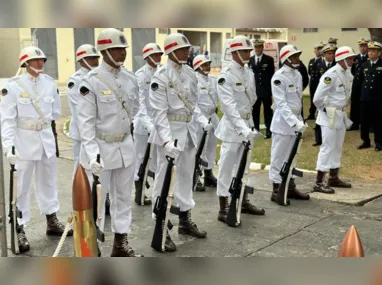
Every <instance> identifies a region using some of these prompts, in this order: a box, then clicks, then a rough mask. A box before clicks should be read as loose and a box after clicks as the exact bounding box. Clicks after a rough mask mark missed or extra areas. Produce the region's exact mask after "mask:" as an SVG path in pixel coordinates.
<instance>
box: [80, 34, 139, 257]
mask: <svg viewBox="0 0 382 285" xmlns="http://www.w3.org/2000/svg"><path fill="white" fill-rule="evenodd" d="M127 47H128V45H127V42H126V38H125V36H124V34H123V33H122V32H121V31H119V30H117V29H114V28H110V29H104V30H103V31H102V32H101V33H100V34H99V36H98V39H97V50H98V51H100V52H101V54H102V58H103V61H102V63H101V64H100V65H99V66H98V67H96V68H95V69H93V70H92V71H90V72H89V73H88V74H87V75H86V76H85V77H84V78H83V79H82V81H81V83H80V87H79V91H80V94H81V95H82V96H80V99H79V104H78V117H77V120H78V126H79V131H80V137H81V139H82V147H81V154H80V163H81V164H82V165H84V166H85V168H87V165H89V167H90V169H91V171H92V172H93V173H94V174H95V175H96V176H99V177H100V182H101V185H108V187H109V194H110V202H111V204H110V216H111V227H112V232H114V244H113V250H112V253H111V256H112V257H134V256H140V255H139V254H136V253H135V252H134V250H133V249H132V248H131V247H130V246H129V244H128V233H129V231H130V224H131V219H132V213H131V196H132V188H133V181H134V169H135V151H134V142H133V138H132V135H131V122H132V119H133V116H134V112H133V107H134V102H135V100H136V97H137V96H138V83H137V80H136V77H135V74H134V73H132V72H131V71H128V70H127V69H126V68H124V67H122V65H123V63H124V61H125V59H126V48H127ZM98 154H100V156H101V161H100V163H98V162H97V155H98ZM101 170H102V171H101ZM105 198H106V193H103V199H102V205H104V203H105ZM102 208H103V209H102V213H101V216H102V219H101V224H100V229H101V230H102V231H103V229H104V218H105V209H104V208H105V207H102Z"/></svg>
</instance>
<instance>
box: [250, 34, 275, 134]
mask: <svg viewBox="0 0 382 285" xmlns="http://www.w3.org/2000/svg"><path fill="white" fill-rule="evenodd" d="M253 45H254V47H255V55H254V56H252V57H251V58H250V60H249V64H248V65H249V67H250V68H252V70H253V73H254V74H255V81H256V94H257V100H256V103H255V104H254V105H253V109H252V117H253V123H254V125H255V128H256V130H258V131H259V130H260V107H261V103H263V108H264V122H265V126H266V135H265V138H266V139H270V138H271V137H272V133H271V130H270V128H271V122H272V117H273V111H272V109H271V106H272V88H271V79H272V76H273V74H274V73H275V62H274V59H273V57H271V56H269V55H266V54H264V53H263V50H264V41H263V40H259V39H256V40H254V42H253Z"/></svg>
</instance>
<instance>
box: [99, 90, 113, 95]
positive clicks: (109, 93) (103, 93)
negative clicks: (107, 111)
mask: <svg viewBox="0 0 382 285" xmlns="http://www.w3.org/2000/svg"><path fill="white" fill-rule="evenodd" d="M101 93H102V95H111V91H110V90H103V91H101Z"/></svg>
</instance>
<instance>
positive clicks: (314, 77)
mask: <svg viewBox="0 0 382 285" xmlns="http://www.w3.org/2000/svg"><path fill="white" fill-rule="evenodd" d="M324 46H325V45H324V42H322V41H321V42H319V43H317V44H316V45H315V46H314V54H315V55H316V56H315V57H313V58H312V59H311V60H310V61H309V67H308V74H309V76H310V84H309V95H310V108H309V116H308V117H307V118H306V119H307V120H315V119H316V117H315V114H316V110H317V108H316V106H315V105H314V104H313V96H314V93H315V92H316V89H317V86H318V83H319V82H320V77H321V74H320V73H319V72H318V68H317V66H318V64H319V63H320V62H321V61H322V60H323V59H322V54H321V50H322V48H323V47H324Z"/></svg>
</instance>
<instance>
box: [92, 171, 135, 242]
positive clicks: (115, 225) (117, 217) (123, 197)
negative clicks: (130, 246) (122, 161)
mask: <svg viewBox="0 0 382 285" xmlns="http://www.w3.org/2000/svg"><path fill="white" fill-rule="evenodd" d="M86 174H87V175H88V178H89V181H90V189H91V188H92V185H93V181H94V180H93V175H92V174H91V173H89V171H86ZM133 177H134V165H131V166H129V167H124V168H117V169H113V170H102V171H101V174H100V177H99V181H100V183H101V185H102V204H101V205H102V207H101V217H102V219H101V221H100V224H99V228H100V230H101V231H104V229H105V201H106V194H107V193H109V198H110V217H111V231H112V232H113V233H118V234H124V233H129V232H130V225H131V219H132V213H131V200H132V198H131V193H132V189H133V183H134V181H133ZM104 185H107V187H104Z"/></svg>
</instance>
